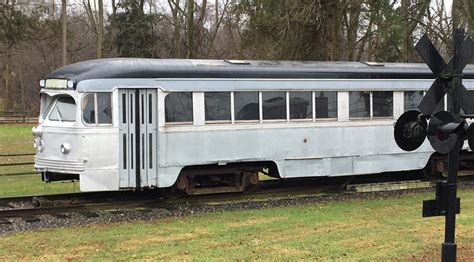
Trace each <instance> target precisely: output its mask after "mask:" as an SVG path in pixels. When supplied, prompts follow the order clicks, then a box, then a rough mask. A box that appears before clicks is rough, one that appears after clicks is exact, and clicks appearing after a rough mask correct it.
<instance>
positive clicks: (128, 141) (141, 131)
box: [118, 89, 157, 188]
mask: <svg viewBox="0 0 474 262" xmlns="http://www.w3.org/2000/svg"><path fill="white" fill-rule="evenodd" d="M118 96H119V109H120V111H119V147H120V148H119V152H120V153H119V176H120V188H133V187H137V188H139V187H150V186H156V181H157V168H156V165H157V163H156V162H157V161H156V159H157V114H156V112H157V106H156V90H154V89H123V90H119V92H118Z"/></svg>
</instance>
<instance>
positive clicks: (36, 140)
mask: <svg viewBox="0 0 474 262" xmlns="http://www.w3.org/2000/svg"><path fill="white" fill-rule="evenodd" d="M37 145H38V138H35V142H34V143H33V147H34V148H36V146H37Z"/></svg>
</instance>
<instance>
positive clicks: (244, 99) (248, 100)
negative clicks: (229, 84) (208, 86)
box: [234, 92, 259, 120]
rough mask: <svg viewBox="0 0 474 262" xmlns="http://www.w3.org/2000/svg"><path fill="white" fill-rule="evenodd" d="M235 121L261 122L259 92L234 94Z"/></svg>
mask: <svg viewBox="0 0 474 262" xmlns="http://www.w3.org/2000/svg"><path fill="white" fill-rule="evenodd" d="M234 112H235V120H259V113H258V92H234Z"/></svg>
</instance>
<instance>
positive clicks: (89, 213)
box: [79, 211, 99, 218]
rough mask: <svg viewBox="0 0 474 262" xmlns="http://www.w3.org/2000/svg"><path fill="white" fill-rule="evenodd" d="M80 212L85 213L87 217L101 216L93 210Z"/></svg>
mask: <svg viewBox="0 0 474 262" xmlns="http://www.w3.org/2000/svg"><path fill="white" fill-rule="evenodd" d="M79 214H81V215H83V216H85V217H87V218H92V217H99V214H97V213H94V212H91V211H83V212H79Z"/></svg>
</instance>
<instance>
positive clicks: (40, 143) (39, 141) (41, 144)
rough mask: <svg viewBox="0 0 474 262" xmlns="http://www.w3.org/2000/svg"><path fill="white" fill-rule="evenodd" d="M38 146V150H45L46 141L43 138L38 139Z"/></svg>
mask: <svg viewBox="0 0 474 262" xmlns="http://www.w3.org/2000/svg"><path fill="white" fill-rule="evenodd" d="M37 148H38V150H39V151H40V152H43V150H44V143H43V140H41V139H38V143H37Z"/></svg>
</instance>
